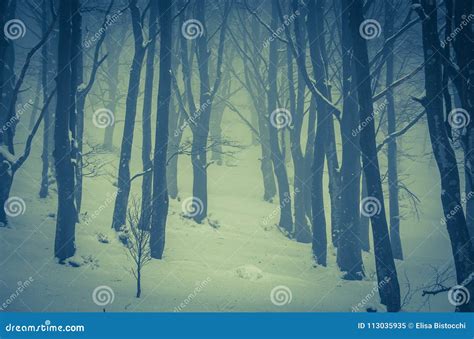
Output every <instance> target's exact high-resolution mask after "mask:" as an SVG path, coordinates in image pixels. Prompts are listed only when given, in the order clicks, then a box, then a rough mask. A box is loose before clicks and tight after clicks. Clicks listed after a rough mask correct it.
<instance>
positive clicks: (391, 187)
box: [384, 0, 403, 260]
mask: <svg viewBox="0 0 474 339" xmlns="http://www.w3.org/2000/svg"><path fill="white" fill-rule="evenodd" d="M394 20H395V10H394V4H393V1H392V0H388V1H386V2H385V26H384V27H385V29H384V34H385V37H386V39H388V38H390V37H391V36H392V34H393V33H394V29H393V22H394ZM386 63H387V76H386V87H387V88H389V90H388V91H387V95H386V99H387V121H388V130H387V132H388V134H389V135H390V134H392V133H394V132H395V131H396V127H397V126H396V116H395V100H394V98H393V89H391V88H390V85H391V84H392V82H393V81H394V79H393V66H394V56H393V43H392V42H389V43H388V46H387V59H386ZM387 160H388V195H389V210H390V241H391V244H392V252H393V257H394V258H395V259H400V260H403V251H402V242H401V240H400V207H399V204H398V198H399V197H398V170H397V139H396V138H391V139H390V141H389V142H388V153H387Z"/></svg>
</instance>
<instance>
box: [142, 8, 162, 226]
mask: <svg viewBox="0 0 474 339" xmlns="http://www.w3.org/2000/svg"><path fill="white" fill-rule="evenodd" d="M157 20H158V2H156V1H151V2H150V16H149V22H148V39H149V41H148V48H147V56H146V75H145V93H144V97H143V113H142V130H143V131H142V133H143V142H142V163H143V171H144V172H145V174H144V175H143V180H142V208H141V213H142V215H141V219H140V220H141V221H140V225H141V226H140V227H142V228H143V229H148V228H149V227H150V221H151V193H152V192H151V190H152V187H151V185H152V180H153V173H152V168H153V163H152V161H151V158H150V154H151V105H152V95H153V78H154V69H155V67H154V61H155V49H156V48H155V47H156V33H157V32H156V31H157Z"/></svg>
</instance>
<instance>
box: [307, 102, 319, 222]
mask: <svg viewBox="0 0 474 339" xmlns="http://www.w3.org/2000/svg"><path fill="white" fill-rule="evenodd" d="M307 133H308V134H307V135H308V137H307V138H306V147H305V151H304V168H305V169H304V171H305V177H306V181H305V185H304V200H305V213H306V217H307V218H309V220H313V214H312V211H311V185H312V180H311V177H312V175H313V174H312V171H311V166H312V164H313V153H314V138H315V136H316V102H315V99H314V97H313V98H312V99H311V102H310V104H309V113H308V130H307Z"/></svg>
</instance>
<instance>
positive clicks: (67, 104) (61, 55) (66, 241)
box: [53, 0, 79, 261]
mask: <svg viewBox="0 0 474 339" xmlns="http://www.w3.org/2000/svg"><path fill="white" fill-rule="evenodd" d="M73 8H79V4H78V0H72V1H70V0H61V1H60V3H59V40H58V75H57V77H56V85H57V88H58V93H57V104H56V115H55V127H54V152H53V156H54V163H55V168H56V182H57V186H58V213H57V219H56V238H55V242H54V254H55V256H56V258H58V259H59V260H60V261H63V260H65V259H67V258H69V257H72V256H73V255H74V253H75V251H76V245H75V228H76V222H77V213H76V205H75V201H74V190H75V177H74V165H73V163H72V157H71V151H72V147H71V142H72V141H71V139H70V129H71V128H74V127H75V126H74V125H72V124H71V122H72V121H74V120H72V119H71V107H73V106H74V105H73V103H72V102H71V101H72V100H73V98H74V96H72V95H71V91H72V84H73V82H74V80H73V78H72V77H73V72H72V58H73V56H72V54H71V51H72V48H71V44H73V43H74V41H73V35H72V16H73V12H72V9H73Z"/></svg>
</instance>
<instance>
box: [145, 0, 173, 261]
mask: <svg viewBox="0 0 474 339" xmlns="http://www.w3.org/2000/svg"><path fill="white" fill-rule="evenodd" d="M159 13H160V76H159V88H158V98H157V106H158V107H157V112H156V133H155V149H154V153H153V154H154V156H153V202H152V203H153V212H152V219H151V230H150V252H151V257H152V258H155V259H161V258H162V257H163V251H164V249H165V234H166V232H165V231H166V219H167V216H168V205H169V198H168V190H167V186H166V163H167V153H168V124H169V108H170V97H171V50H172V45H171V15H172V13H171V0H162V1H160V2H159Z"/></svg>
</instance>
